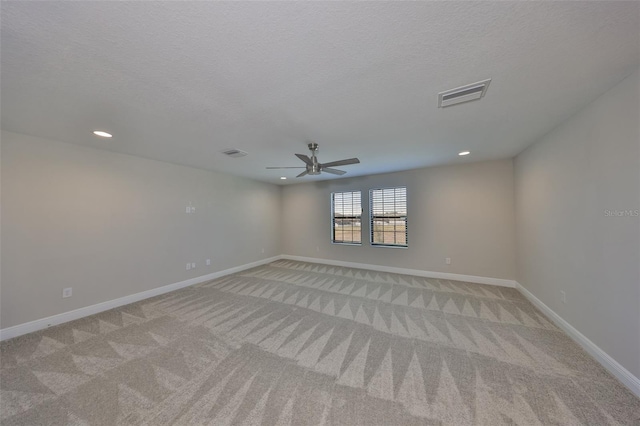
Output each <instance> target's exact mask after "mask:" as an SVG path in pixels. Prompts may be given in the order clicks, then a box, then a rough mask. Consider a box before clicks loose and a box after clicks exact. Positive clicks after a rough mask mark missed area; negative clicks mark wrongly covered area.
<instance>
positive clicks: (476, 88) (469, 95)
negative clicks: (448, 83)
mask: <svg viewBox="0 0 640 426" xmlns="http://www.w3.org/2000/svg"><path fill="white" fill-rule="evenodd" d="M489 83H491V79H490V78H489V79H487V80H483V81H479V82H477V83H473V84H467V85H466V86H462V87H457V88H455V89H451V90H446V91H444V92H440V93H438V108H446V107H449V106H453V105H457V104H462V103H464V102H469V101H476V100H478V99H480V98H482V97H483V96H484V94H485V93H487V88H489Z"/></svg>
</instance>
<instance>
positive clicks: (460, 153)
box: [458, 151, 471, 157]
mask: <svg viewBox="0 0 640 426" xmlns="http://www.w3.org/2000/svg"><path fill="white" fill-rule="evenodd" d="M469 154H471V151H462V152H459V153H458V155H459V156H461V157H463V156H465V155H469Z"/></svg>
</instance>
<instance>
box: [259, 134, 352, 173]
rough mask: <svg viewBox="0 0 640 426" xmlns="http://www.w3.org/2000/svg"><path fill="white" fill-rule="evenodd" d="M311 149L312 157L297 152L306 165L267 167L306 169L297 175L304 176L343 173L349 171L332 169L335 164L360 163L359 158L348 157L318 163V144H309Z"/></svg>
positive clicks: (297, 155)
mask: <svg viewBox="0 0 640 426" xmlns="http://www.w3.org/2000/svg"><path fill="white" fill-rule="evenodd" d="M308 147H309V151H311V157H309V156H308V155H303V154H296V157H298V158H299V159H301V160H302V161H304V163H305V164H306V166H300V167H267V169H306V170H305V171H304V172H302V173H300V174H299V175H298V176H296V177H302V176H304V175H319V174H320V173H322V172H325V173H331V174H334V175H339V176H341V175H343V174H345V173H347V172H345V171H344V170H338V169H332V167H333V166H347V165H349V164H358V163H359V162H360V160H358V159H357V158H348V159H346V160H338V161H331V162H329V163H324V164H322V163H318V158H316V152H318V144H317V143H315V142H311V143H309V145H308Z"/></svg>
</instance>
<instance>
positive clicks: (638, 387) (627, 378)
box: [516, 282, 640, 398]
mask: <svg viewBox="0 0 640 426" xmlns="http://www.w3.org/2000/svg"><path fill="white" fill-rule="evenodd" d="M516 288H517V289H518V291H519V292H520V293H522V295H523V296H524V297H526V298H527V299H528V300H529V302H531V303H532V304H534V305H535V306H536V307H537V308H538V309H540V310H541V311H542V312H543V313H544V314H545V315H546V316H548V317H549V318H550V319H551V320H552V321H553V322H554V323H555V324H556V325H557V326H558V327H560V328H561V329H562V330H563V331H564V332H565V333H567V334H568V335H569V337H571V338H572V339H573V340H574V341H575V342H576V343H577V344H579V345H580V346H582V347H583V348H584V350H586V351H587V352H588V353H589V354H590V355H591V356H592V357H594V358H595V359H596V361H598V362H599V363H600V364H601V365H602V366H603V367H604V368H606V369H607V370H608V371H609V372H610V373H611V374H613V375H614V376H616V377H617V378H618V380H620V381H621V382H622V383H623V384H624V385H625V386H627V387H628V388H629V390H631V392H633V393H634V394H636V396H637V397H639V398H640V379H638V378H637V377H636V376H634V375H633V374H631V372H630V371H629V370H627V369H626V368H624V367H623V366H622V365H620V363H618V361H616V360H615V359H613V358H612V357H611V356H610V355H609V354H607V353H606V352H605V351H603V350H602V349H600V348H599V347H598V346H597V345H596V344H595V343H593V342H592V341H591V340H589V339H588V338H587V337H586V336H585V335H584V334H582V333H580V332H579V331H578V330H576V329H575V328H574V327H573V326H572V325H571V324H569V323H568V322H567V321H565V320H564V319H563V318H562V317H561V316H560V315H558V314H556V313H555V312H554V311H553V310H552V309H551V308H550V307H548V306H547V305H545V304H544V303H542V301H541V300H540V299H538V298H537V297H536V296H534V295H533V294H532V293H531V292H530V291H529V290H527V289H526V288H524V287H523V286H522V284H520V283H518V282H516Z"/></svg>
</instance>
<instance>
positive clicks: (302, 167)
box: [267, 166, 306, 169]
mask: <svg viewBox="0 0 640 426" xmlns="http://www.w3.org/2000/svg"><path fill="white" fill-rule="evenodd" d="M305 168H306V167H304V166H300V167H267V169H305Z"/></svg>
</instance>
